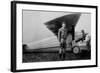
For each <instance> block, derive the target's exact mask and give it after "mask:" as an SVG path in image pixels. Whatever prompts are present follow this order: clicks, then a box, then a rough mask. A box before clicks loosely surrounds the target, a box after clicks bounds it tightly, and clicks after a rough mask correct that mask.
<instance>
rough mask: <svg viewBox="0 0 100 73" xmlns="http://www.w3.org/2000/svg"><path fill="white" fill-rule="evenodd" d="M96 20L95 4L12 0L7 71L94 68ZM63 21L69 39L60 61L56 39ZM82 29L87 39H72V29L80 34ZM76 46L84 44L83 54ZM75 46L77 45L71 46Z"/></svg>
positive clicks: (96, 10) (82, 33)
mask: <svg viewBox="0 0 100 73" xmlns="http://www.w3.org/2000/svg"><path fill="white" fill-rule="evenodd" d="M97 22H98V7H97V6H90V5H74V4H57V3H42V2H27V1H12V2H11V71H12V72H22V71H40V70H54V69H72V68H86V67H97V65H98V63H97V61H98V59H97V44H98V43H97V38H98V37H97V27H98V26H97ZM63 24H65V25H66V26H67V27H68V29H67V30H68V34H67V35H68V36H69V38H68V36H67V38H68V40H69V39H70V38H71V44H70V45H69V43H68V44H67V46H68V45H69V49H70V52H71V53H70V52H67V54H66V55H65V56H66V58H65V59H64V60H62V59H60V58H59V54H60V53H59V49H60V47H59V46H60V45H59V44H60V43H59V41H58V38H59V36H58V34H59V29H60V28H61V27H63ZM70 25H71V26H70ZM76 25H77V26H76ZM67 27H66V28H67ZM81 30H82V31H81ZM84 30H85V31H86V33H87V34H86V36H85V37H87V35H88V37H89V38H90V39H89V40H88V41H85V43H84V42H83V41H84V40H85V39H83V38H84V36H82V38H79V39H78V40H76V38H78V36H77V37H76V32H77V31H80V32H81V35H84V34H85V33H84ZM69 34H70V35H69ZM77 34H78V33H77ZM77 41H78V43H77ZM80 41H81V43H80ZM87 42H89V43H88V44H89V46H87V45H88V44H87ZM66 43H67V42H66ZM83 44H86V45H85V46H83ZM80 45H82V46H81V47H85V48H83V49H86V50H85V52H84V53H83V51H82V52H80V51H81V49H79V48H80ZM76 46H78V47H79V48H78V49H77V48H76V49H74V48H75V47H76ZM87 47H88V48H87ZM52 48H53V49H52ZM67 48H68V47H67ZM87 49H88V50H87ZM65 51H66V50H65ZM87 51H88V52H87ZM41 52H42V53H41ZM45 53H46V54H45ZM64 54H65V53H64Z"/></svg>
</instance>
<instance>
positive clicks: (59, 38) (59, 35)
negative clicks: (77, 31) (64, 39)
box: [58, 30, 61, 42]
mask: <svg viewBox="0 0 100 73" xmlns="http://www.w3.org/2000/svg"><path fill="white" fill-rule="evenodd" d="M58 40H59V42H61V31H60V30H59V31H58Z"/></svg>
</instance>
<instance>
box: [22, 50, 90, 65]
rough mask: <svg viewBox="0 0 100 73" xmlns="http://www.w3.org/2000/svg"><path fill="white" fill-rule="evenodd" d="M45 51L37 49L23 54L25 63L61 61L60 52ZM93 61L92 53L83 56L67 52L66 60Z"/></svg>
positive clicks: (83, 53) (82, 54)
mask: <svg viewBox="0 0 100 73" xmlns="http://www.w3.org/2000/svg"><path fill="white" fill-rule="evenodd" d="M43 50H45V49H42V50H41V49H37V50H34V51H32V52H28V53H23V63H28V62H47V61H61V59H60V58H59V53H58V51H54V50H53V51H46V50H49V49H46V50H45V52H44V51H43ZM86 59H91V56H90V52H87V51H83V52H82V53H81V54H78V55H75V54H73V53H72V52H68V51H66V57H65V60H66V61H67V60H86Z"/></svg>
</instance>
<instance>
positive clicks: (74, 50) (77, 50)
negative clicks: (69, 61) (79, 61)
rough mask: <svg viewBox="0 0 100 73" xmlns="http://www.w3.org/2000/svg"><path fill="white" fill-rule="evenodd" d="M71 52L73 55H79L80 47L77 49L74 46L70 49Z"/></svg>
mask: <svg viewBox="0 0 100 73" xmlns="http://www.w3.org/2000/svg"><path fill="white" fill-rule="evenodd" d="M72 52H73V53H74V54H79V53H80V47H79V46H74V47H73V48H72Z"/></svg>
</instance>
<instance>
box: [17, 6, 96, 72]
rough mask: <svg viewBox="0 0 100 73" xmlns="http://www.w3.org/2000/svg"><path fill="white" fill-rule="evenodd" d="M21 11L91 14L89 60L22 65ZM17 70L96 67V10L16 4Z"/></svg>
mask: <svg viewBox="0 0 100 73" xmlns="http://www.w3.org/2000/svg"><path fill="white" fill-rule="evenodd" d="M22 9H27V10H48V11H68V12H87V13H91V29H92V30H91V42H92V43H91V60H73V61H63V62H62V61H59V62H38V63H37V62H33V63H22ZM16 11H17V16H16V17H17V24H16V26H17V47H16V54H17V62H16V63H17V70H22V69H38V68H52V67H72V66H85V65H96V44H95V43H96V42H95V40H96V35H95V32H96V31H95V30H96V20H95V19H96V18H95V13H96V10H95V9H92V8H83V7H82V8H81V7H67V6H66V7H60V6H45V5H28V4H17V10H16Z"/></svg>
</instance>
